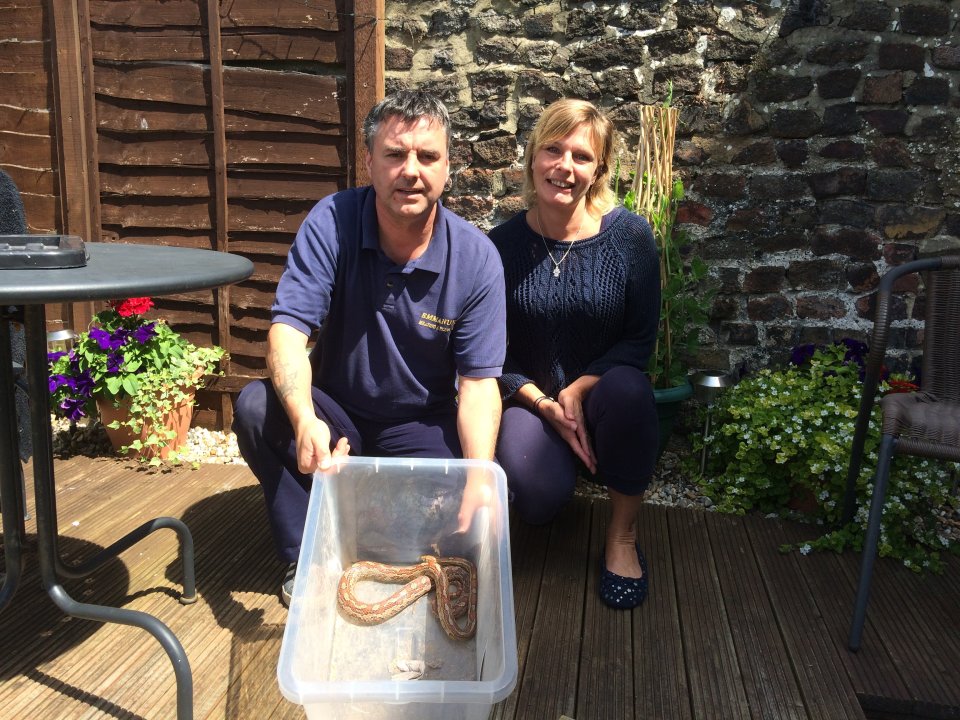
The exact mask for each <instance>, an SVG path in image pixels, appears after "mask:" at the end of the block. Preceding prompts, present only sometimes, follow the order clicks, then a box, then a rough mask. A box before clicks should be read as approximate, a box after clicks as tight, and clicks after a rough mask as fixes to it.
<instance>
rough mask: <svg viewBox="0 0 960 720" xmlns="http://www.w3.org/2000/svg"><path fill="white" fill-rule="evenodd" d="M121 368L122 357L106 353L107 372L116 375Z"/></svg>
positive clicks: (113, 353)
mask: <svg viewBox="0 0 960 720" xmlns="http://www.w3.org/2000/svg"><path fill="white" fill-rule="evenodd" d="M122 367H123V355H121V354H120V353H118V352H110V353H107V372H108V373H118V372H120V369H121V368H122Z"/></svg>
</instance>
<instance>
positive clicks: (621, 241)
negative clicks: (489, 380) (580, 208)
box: [490, 208, 660, 399]
mask: <svg viewBox="0 0 960 720" xmlns="http://www.w3.org/2000/svg"><path fill="white" fill-rule="evenodd" d="M490 237H491V238H492V239H493V242H494V244H495V245H496V246H497V249H498V250H499V251H500V257H501V258H502V259H503V271H504V277H505V279H506V291H507V341H508V345H507V361H506V364H505V365H504V368H503V376H502V377H501V378H500V386H501V390H502V391H503V395H504V398H505V399H507V398H510V397H511V396H512V395H513V394H514V393H515V392H516V391H517V390H518V389H519V388H520V387H521V386H522V385H524V384H526V383H528V382H533V383H535V384H536V385H537V387H539V388H540V389H541V390H542V391H543V392H545V393H547V394H548V395H554V396H555V395H556V394H557V393H558V392H560V390H562V389H563V388H565V387H566V386H567V385H569V384H570V383H572V382H573V381H574V380H576V379H577V378H578V377H580V376H581V375H603V373H605V372H606V371H607V370H609V369H610V368H612V367H615V366H618V365H631V366H633V367H637V368H640V369H641V370H646V369H647V363H648V361H649V359H650V354H651V352H652V351H653V345H654V341H655V340H656V335H657V327H658V324H659V317H660V273H659V261H658V258H657V248H656V244H655V242H654V239H653V232H652V230H651V229H650V225H649V223H648V222H647V221H646V220H645V219H644V218H642V217H640V216H638V215H634V214H633V213H631V212H629V211H627V210H624V209H623V208H616V209H614V210H613V211H611V212H610V213H609V214H607V215H606V216H605V217H604V218H603V223H602V225H601V228H600V232H599V233H598V234H597V235H595V236H594V237H592V238H585V239H583V240H578V241H577V242H576V243H574V245H573V247H572V248H570V254H569V255H567V257H566V260H564V261H563V263H562V265H561V269H560V277H559V278H555V277H554V276H553V269H554V265H553V262H552V261H551V260H550V258H549V257H548V256H547V248H549V252H551V253H553V259H554V260H555V261H559V260H560V258H561V257H563V254H564V253H565V252H566V250H567V248H568V247H570V245H569V243H564V242H556V241H554V240H551V239H550V238H545V239H544V238H541V236H540V235H539V233H537V232H535V231H534V230H533V229H532V228H531V227H530V226H529V225H528V224H527V221H526V217H525V213H523V212H521V213H519V214H517V215H516V216H514V217H513V218H511V219H510V220H508V221H507V222H505V223H503V224H502V225H498V226H497V227H495V228H494V229H493V230H492V231H491V232H490Z"/></svg>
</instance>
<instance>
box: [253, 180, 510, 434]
mask: <svg viewBox="0 0 960 720" xmlns="http://www.w3.org/2000/svg"><path fill="white" fill-rule="evenodd" d="M271 313H272V318H273V322H279V323H284V324H286V325H290V326H291V327H294V328H296V329H298V330H300V331H301V332H303V333H304V334H306V335H311V334H312V333H313V332H314V331H315V330H317V329H319V330H320V335H319V340H318V342H317V344H316V346H315V347H314V350H313V354H312V356H311V361H312V363H313V368H314V379H313V381H314V384H315V385H317V386H318V387H319V388H320V389H321V390H323V391H324V392H326V393H327V394H329V395H330V396H331V397H333V399H334V400H336V401H337V402H338V403H339V404H340V405H341V406H342V407H343V408H344V409H345V410H346V411H347V412H348V413H350V414H352V415H357V416H359V417H361V418H364V419H368V420H374V421H378V422H392V421H403V420H410V419H414V418H417V417H421V416H423V415H426V414H432V413H437V412H452V411H453V410H454V407H455V398H456V392H457V391H456V385H455V380H456V376H457V374H459V375H462V376H464V377H473V378H488V377H492V378H496V377H499V376H500V373H501V371H502V368H503V362H504V358H505V356H506V342H507V341H506V310H505V299H504V287H503V266H502V264H501V261H500V256H499V254H498V253H497V251H496V249H495V248H494V247H493V244H492V243H491V242H490V240H489V239H488V238H487V236H486V235H484V234H483V233H482V232H480V231H479V230H478V229H477V228H475V227H474V226H473V225H471V224H470V223H468V222H466V221H465V220H463V219H462V218H460V217H459V216H457V215H455V214H454V213H452V212H450V211H449V210H446V209H445V208H443V207H442V206H440V205H438V206H437V214H436V217H435V220H434V229H433V237H432V238H431V239H430V244H429V245H428V246H427V249H426V250H425V251H424V252H423V254H422V255H421V256H420V257H419V258H417V259H416V260H411V261H410V262H408V263H406V264H405V265H397V264H396V263H394V262H393V261H392V260H390V258H388V257H387V256H386V255H385V254H384V253H383V251H382V250H381V249H380V242H379V238H378V225H377V215H376V196H375V193H374V191H373V188H372V187H363V188H355V189H350V190H344V191H342V192H339V193H336V194H335V195H331V196H328V197H326V198H324V199H323V200H321V201H320V202H319V203H317V205H316V206H314V208H313V209H312V210H311V211H310V213H309V214H308V215H307V217H306V219H305V220H304V222H303V224H302V225H301V226H300V230H299V232H298V233H297V237H296V239H295V240H294V243H293V246H292V247H291V249H290V253H289V255H288V256H287V264H286V267H285V268H284V271H283V275H282V276H281V277H280V282H279V284H278V286H277V297H276V301H275V302H274V304H273V307H272V309H271Z"/></svg>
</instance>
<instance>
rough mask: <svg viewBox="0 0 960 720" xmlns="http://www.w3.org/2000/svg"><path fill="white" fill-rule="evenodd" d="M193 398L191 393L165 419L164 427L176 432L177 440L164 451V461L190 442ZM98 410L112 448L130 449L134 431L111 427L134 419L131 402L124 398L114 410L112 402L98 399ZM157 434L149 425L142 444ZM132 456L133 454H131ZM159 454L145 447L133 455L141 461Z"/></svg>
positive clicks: (162, 456) (160, 451)
mask: <svg viewBox="0 0 960 720" xmlns="http://www.w3.org/2000/svg"><path fill="white" fill-rule="evenodd" d="M193 396H194V394H193V393H192V392H191V393H190V394H189V395H188V396H187V397H185V398H184V399H183V400H181V401H180V402H179V403H178V404H177V405H175V406H174V407H173V408H172V409H171V410H170V412H168V413H167V414H166V415H165V416H164V418H163V425H164V427H166V428H168V429H170V430H173V431H175V432H176V437H174V438H173V439H171V440H170V442H168V443H167V444H166V445H165V446H164V447H163V448H161V449H160V450H159V456H160V459H161V460H166V459H167V457H168V456H169V455H170V452H171V451H172V450H179V449H180V447H181V446H182V445H183V444H184V443H186V441H187V431H189V430H190V423H191V422H192V421H193ZM97 410H98V411H99V412H100V423H101V424H102V425H103V429H104V430H106V433H107V437H108V438H109V439H110V444H111V445H112V446H113V449H114V450H115V451H117V452H120V451H121V448H123V447H124V446H126V445H129V444H130V443H132V442H133V441H134V439H135V436H134V434H133V431H132V430H130V428H128V427H126V426H125V425H121V426H120V427H118V428H111V427H109V426H110V424H111V423H113V421H115V420H118V421H120V422H123V421H124V420H126V419H127V418H129V416H130V398H124V399H122V400H120V401H119V403H117V406H116V407H114V404H113V401H112V400H107V399H103V398H98V399H97ZM152 431H153V426H152V425H145V426H144V428H143V430H142V431H141V433H140V440H141V441H143V440H146V439H147V438H148V437H149V436H150V433H151V432H152ZM128 452H130V451H128ZM157 454H158V451H157V449H156V448H155V447H145V448H143V449H142V450H140V451H139V452H136V453H133V456H134V457H136V458H138V459H143V460H149V459H151V458H153V457H155V456H156V455H157Z"/></svg>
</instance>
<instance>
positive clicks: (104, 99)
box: [90, 0, 354, 420]
mask: <svg viewBox="0 0 960 720" xmlns="http://www.w3.org/2000/svg"><path fill="white" fill-rule="evenodd" d="M217 13H219V27H216V26H214V27H210V26H209V25H208V24H207V23H208V18H215V17H216V16H217ZM343 16H344V13H343V11H342V10H341V9H338V6H337V5H336V3H334V2H329V1H328V0H321V1H320V2H311V3H310V6H309V7H307V6H306V5H301V4H297V3H289V2H276V3H270V2H263V1H262V0H231V2H222V3H220V4H219V7H215V8H213V10H212V11H211V7H210V6H209V5H208V2H207V0H179V1H177V0H168V1H167V2H164V3H157V2H155V1H154V0H125V1H123V2H101V1H99V0H91V1H90V20H91V26H90V37H91V48H92V55H93V61H94V68H93V82H94V86H95V88H96V93H97V99H96V128H97V133H98V134H97V163H98V168H99V173H100V182H99V191H100V197H101V208H102V229H103V233H104V237H105V239H107V240H111V241H123V242H130V241H134V242H158V243H163V244H174V245H182V246H187V247H209V248H211V249H225V250H228V251H231V252H237V253H240V254H244V255H246V256H247V257H249V258H250V259H251V260H253V262H254V264H255V267H256V268H257V270H256V271H255V273H254V275H253V277H251V279H250V280H248V281H246V282H245V283H241V284H240V285H239V286H237V287H233V288H230V289H229V291H220V292H218V293H200V294H192V295H190V296H189V297H188V298H187V297H174V298H161V299H158V302H157V312H158V314H162V315H163V316H164V317H167V318H168V319H169V320H170V322H171V323H172V324H174V325H175V326H176V327H177V329H178V330H180V331H181V332H184V333H185V334H187V336H188V337H191V339H195V340H196V341H198V342H204V343H213V342H216V343H218V344H221V345H224V346H225V347H227V348H228V350H229V352H230V355H231V360H230V365H229V370H228V376H229V377H228V378H225V379H224V380H223V381H221V382H220V383H218V387H219V388H220V389H221V390H224V389H236V387H239V386H241V385H242V384H243V382H245V380H243V378H244V377H247V376H251V375H259V374H262V373H263V372H264V369H265V361H264V355H265V339H266V331H267V329H268V326H269V307H270V304H271V303H272V301H273V292H274V289H275V287H276V282H277V280H278V278H279V276H280V273H281V272H282V268H283V262H284V260H285V257H286V252H287V249H288V248H289V245H290V243H291V242H292V240H293V236H294V234H295V233H296V230H297V228H298V227H299V225H300V223H301V222H302V220H303V218H304V216H305V215H306V213H307V212H308V211H309V210H310V208H311V207H312V206H313V205H314V204H315V203H316V201H317V200H319V199H320V198H321V197H323V196H324V195H327V194H330V193H332V192H336V191H337V190H339V189H342V188H344V187H346V186H347V184H348V182H349V180H348V178H349V177H350V173H351V170H352V168H351V162H352V157H353V155H352V153H353V149H352V148H353V145H354V141H353V132H354V127H353V126H352V123H351V122H350V121H351V119H352V113H351V112H349V110H350V109H349V108H346V105H345V102H346V98H347V97H348V93H347V92H346V90H347V88H348V86H349V85H350V81H349V79H348V77H347V71H348V66H347V63H346V61H345V60H344V58H345V56H346V50H345V48H348V47H350V43H349V40H348V39H347V38H345V37H344V28H345V25H344V23H343ZM214 25H216V23H215V22H214ZM211 42H214V43H217V44H216V45H214V46H212V47H211V45H210V43H211ZM251 63H252V64H251ZM256 63H263V65H261V66H257V65H256ZM211 73H213V74H211ZM218 168H220V170H218ZM218 173H221V174H220V175H218ZM208 395H209V394H208ZM206 400H208V401H209V400H211V398H210V397H207V398H206ZM211 407H212V408H213V409H216V410H221V411H224V412H228V410H227V409H226V408H223V407H222V404H218V403H217V402H216V400H215V399H214V400H213V401H212V402H211ZM222 419H223V418H221V420H222Z"/></svg>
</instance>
